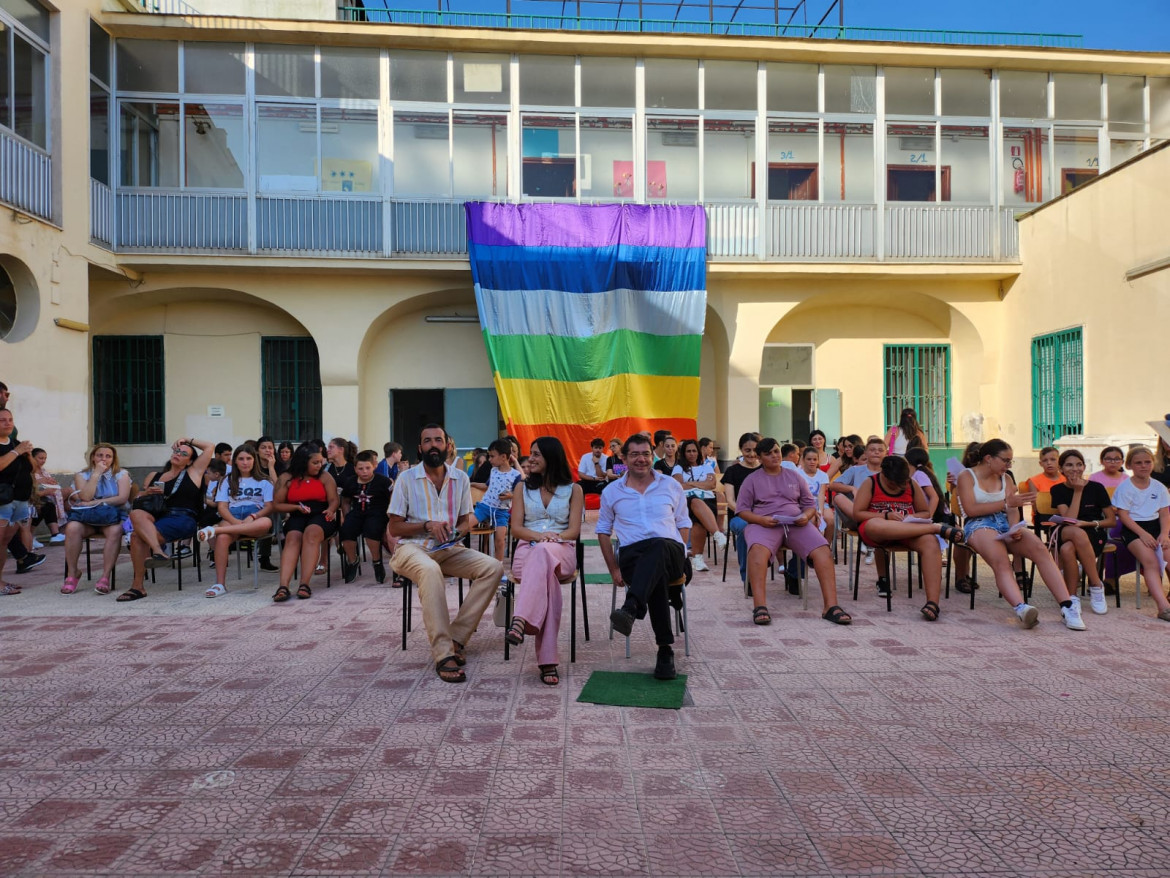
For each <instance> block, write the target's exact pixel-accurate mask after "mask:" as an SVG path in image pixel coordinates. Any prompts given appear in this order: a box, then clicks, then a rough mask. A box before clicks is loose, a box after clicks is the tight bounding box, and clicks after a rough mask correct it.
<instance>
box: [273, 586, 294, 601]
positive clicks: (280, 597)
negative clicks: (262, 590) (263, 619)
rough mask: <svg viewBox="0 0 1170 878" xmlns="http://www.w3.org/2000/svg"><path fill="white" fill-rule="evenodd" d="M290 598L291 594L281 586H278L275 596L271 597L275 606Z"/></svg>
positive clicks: (285, 587)
mask: <svg viewBox="0 0 1170 878" xmlns="http://www.w3.org/2000/svg"><path fill="white" fill-rule="evenodd" d="M291 597H292V592H290V591H289V590H288V586H287V585H282V586H280V588H278V589H277V590H276V594H274V595H273V596H272V601H273V603H276V604H283V603H284V602H285V601H287V600H288V599H289V598H291Z"/></svg>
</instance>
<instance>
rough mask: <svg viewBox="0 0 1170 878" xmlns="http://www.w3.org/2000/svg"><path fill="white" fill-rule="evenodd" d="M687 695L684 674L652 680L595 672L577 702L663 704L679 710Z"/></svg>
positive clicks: (646, 705) (652, 705) (656, 705)
mask: <svg viewBox="0 0 1170 878" xmlns="http://www.w3.org/2000/svg"><path fill="white" fill-rule="evenodd" d="M686 694H687V675H686V674H679V675H678V676H677V677H675V679H673V680H655V679H654V677H653V675H651V674H630V673H626V672H623V671H594V672H593V673H592V674H591V675H590V677H589V680H588V682H587V683H586V684H585V688H584V689H582V690H581V694H580V695H578V696H577V700H578V701H584V702H587V703H589V704H612V705H615V706H617V707H663V708H666V709H668V710H678V709H679V708H680V707H682V706H683V699H684V698H685V697H686Z"/></svg>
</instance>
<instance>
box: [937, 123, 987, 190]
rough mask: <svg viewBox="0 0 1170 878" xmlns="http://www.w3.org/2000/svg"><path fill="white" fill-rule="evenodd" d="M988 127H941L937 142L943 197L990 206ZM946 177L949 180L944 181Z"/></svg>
mask: <svg viewBox="0 0 1170 878" xmlns="http://www.w3.org/2000/svg"><path fill="white" fill-rule="evenodd" d="M990 143H991V140H990V128H988V126H986V125H953V126H952V125H944V126H943V127H942V139H941V142H940V143H939V161H940V162H941V163H942V168H943V189H944V194H945V190H946V189H947V184H948V183H949V184H950V198H949V200H950V201H957V202H960V203H962V204H990V203H991V153H990V152H989V148H990ZM948 178H949V179H948Z"/></svg>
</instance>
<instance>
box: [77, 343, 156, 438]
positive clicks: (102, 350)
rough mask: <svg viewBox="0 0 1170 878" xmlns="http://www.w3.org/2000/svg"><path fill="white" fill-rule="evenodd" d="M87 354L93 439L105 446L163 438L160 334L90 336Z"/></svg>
mask: <svg viewBox="0 0 1170 878" xmlns="http://www.w3.org/2000/svg"><path fill="white" fill-rule="evenodd" d="M92 356H93V370H92V374H93V437H94V441H95V442H109V443H110V444H111V445H157V444H161V443H163V442H165V441H166V436H165V433H166V409H165V396H166V394H165V390H166V388H165V386H164V382H165V364H164V360H163V337H162V336H161V335H98V336H94V339H93V350H92Z"/></svg>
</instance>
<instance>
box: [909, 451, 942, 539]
mask: <svg viewBox="0 0 1170 878" xmlns="http://www.w3.org/2000/svg"><path fill="white" fill-rule="evenodd" d="M906 463H908V464H910V465H911V466H912V467H914V468H915V469H916V470H918V471H919V472H921V473H925V474H926V477H927V478H928V479H930V487H932V488H934V495H935V496H936V497H938V501H937V502H936V503H935V506H934V509H932V510H931V511H930V513H931V515H930V517H931V518H932V519H934V520H936V521H937V518H936V517H935V516H936V515H938V514H939V513H940V512H942V511H944V510H943V489H942V486H941V485H939V483H938V479H937V478H936V477H935V474H934V464H932V463H931V462H930V455H929V454H928V453H927V452H926V449H925V448H907V449H906Z"/></svg>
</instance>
